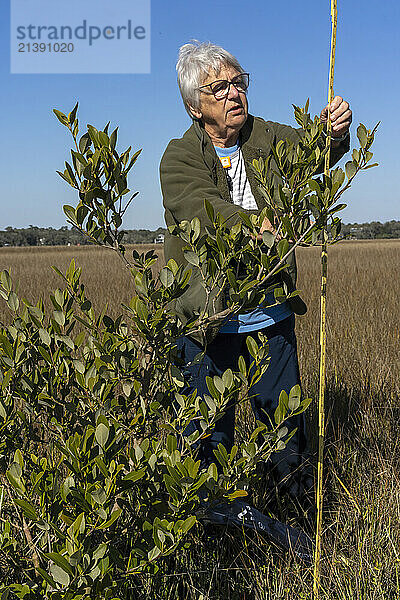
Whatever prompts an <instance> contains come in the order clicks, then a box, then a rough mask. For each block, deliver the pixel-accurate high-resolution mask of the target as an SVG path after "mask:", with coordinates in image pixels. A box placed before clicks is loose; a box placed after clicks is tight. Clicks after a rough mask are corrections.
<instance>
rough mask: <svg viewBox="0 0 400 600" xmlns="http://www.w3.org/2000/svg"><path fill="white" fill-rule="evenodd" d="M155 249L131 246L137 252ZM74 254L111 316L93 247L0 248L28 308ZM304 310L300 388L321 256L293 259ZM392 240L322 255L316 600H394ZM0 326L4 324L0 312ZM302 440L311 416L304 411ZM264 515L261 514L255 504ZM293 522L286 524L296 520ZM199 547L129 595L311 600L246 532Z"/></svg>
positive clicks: (398, 563) (114, 274) (397, 505)
mask: <svg viewBox="0 0 400 600" xmlns="http://www.w3.org/2000/svg"><path fill="white" fill-rule="evenodd" d="M150 247H151V248H155V250H156V251H157V252H159V253H160V260H159V264H162V262H163V256H162V248H161V247H160V246H157V247H154V246H147V247H145V246H141V247H138V249H139V251H140V250H142V251H143V250H147V249H149V248H150ZM73 257H75V259H76V262H77V264H78V265H79V266H82V268H83V277H82V279H83V281H84V282H85V284H86V287H87V293H88V296H89V297H90V298H91V300H92V301H93V303H94V304H95V306H96V307H97V308H98V309H101V308H103V307H104V306H105V305H108V312H109V313H110V314H111V315H116V314H118V313H119V312H120V308H119V305H120V303H121V302H127V301H128V300H129V298H130V296H131V295H132V286H131V281H130V275H129V273H128V272H127V270H126V268H125V267H124V265H123V264H122V262H120V260H119V259H118V257H117V256H116V255H115V254H113V253H112V252H111V251H105V250H101V249H98V248H94V247H89V248H88V247H80V248H76V247H73V248H72V247H70V248H32V249H27V248H0V268H1V269H3V268H8V269H10V271H11V273H12V275H13V278H14V280H15V281H19V291H20V295H21V296H23V297H26V298H27V299H28V300H30V301H34V300H36V299H38V298H39V297H45V296H46V295H47V291H48V290H52V289H54V288H56V287H62V282H61V281H60V280H59V277H58V276H57V275H56V274H55V273H53V272H52V271H51V269H50V267H51V265H52V264H54V265H56V266H57V267H58V268H60V269H61V270H65V268H66V267H67V265H68V263H69V261H70V260H71V259H72V258H73ZM298 266H299V284H298V285H299V289H301V290H302V294H303V297H304V299H305V300H306V302H307V304H308V307H309V310H308V313H307V315H305V316H304V317H301V318H298V320H297V337H298V342H299V355H300V363H301V372H302V379H303V387H304V390H305V392H306V393H307V394H310V395H311V396H312V397H316V390H317V381H318V352H319V347H318V343H319V342H318V333H319V329H318V319H319V272H320V266H319V250H318V249H317V248H312V249H300V252H298ZM399 272H400V240H382V241H365V242H364V241H354V242H353V241H348V242H344V243H340V244H337V245H334V246H333V247H331V248H330V249H329V259H328V278H329V279H328V359H327V365H328V389H327V410H328V415H329V418H328V428H327V429H328V431H327V450H326V458H327V469H326V490H325V505H324V506H325V531H324V559H323V577H322V592H321V596H320V597H321V599H324V600H336V599H337V600H353V599H355V600H372V599H379V600H381V599H385V600H399V599H400V481H399V477H400V476H399V473H400V448H399V445H400V442H399V440H400V424H399V418H400V402H399V392H400V386H399V370H400V369H399V367H400V343H399V342H400V339H399V338H400V333H399V316H400V311H399V296H400V278H399ZM0 310H1V312H0V320H5V319H7V318H8V317H7V316H6V313H5V307H4V306H3V305H2V306H1V307H0ZM308 418H309V427H310V437H311V441H313V440H315V422H314V421H315V414H314V411H313V409H312V408H311V410H309V413H308ZM261 508H262V507H261ZM295 519H296V518H294V520H295ZM198 535H199V539H198V544H201V552H199V546H198V545H196V546H194V547H193V549H192V550H188V551H187V552H185V553H184V554H183V555H182V556H181V558H180V559H179V560H176V561H171V564H170V566H169V569H170V572H169V574H167V575H166V576H163V577H161V576H159V577H156V578H152V579H149V580H148V581H142V582H141V586H140V588H138V590H137V591H135V593H134V596H132V598H133V597H135V598H151V599H152V600H155V599H157V598H160V599H161V598H163V599H166V598H171V599H172V598H176V599H183V598H188V599H195V598H196V599H197V600H198V599H199V598H202V599H203V600H214V599H215V600H217V599H218V600H219V599H221V600H222V599H225V598H227V597H229V598H232V599H238V600H244V599H254V600H261V599H262V600H289V599H290V600H293V599H296V600H297V599H311V598H312V592H311V590H312V572H311V570H310V569H307V568H305V567H304V566H303V565H301V564H298V563H296V562H293V561H292V560H290V559H289V558H288V557H287V556H282V555H281V554H279V553H276V552H275V551H273V550H272V549H271V548H270V546H269V545H268V544H267V543H266V542H265V541H264V540H262V539H260V538H257V537H255V536H253V535H251V534H250V535H249V534H246V535H245V534H244V532H241V531H238V532H236V533H232V532H226V533H225V535H224V536H220V537H218V539H213V540H212V541H211V542H210V541H207V540H205V539H204V537H202V534H201V532H200V531H199V532H198Z"/></svg>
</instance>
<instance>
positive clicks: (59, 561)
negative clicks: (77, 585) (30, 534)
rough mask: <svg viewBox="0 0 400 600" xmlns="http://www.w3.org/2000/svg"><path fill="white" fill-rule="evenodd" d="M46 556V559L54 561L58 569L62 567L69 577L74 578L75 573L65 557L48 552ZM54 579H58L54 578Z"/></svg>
mask: <svg viewBox="0 0 400 600" xmlns="http://www.w3.org/2000/svg"><path fill="white" fill-rule="evenodd" d="M45 556H46V558H48V559H50V560H51V561H53V563H55V564H56V565H57V566H58V567H60V569H62V570H63V571H64V573H68V574H69V575H72V577H73V576H74V571H73V569H72V567H71V565H70V564H69V562H68V561H67V559H66V558H65V557H64V556H62V555H61V554H59V553H58V552H47V553H46V554H45ZM53 577H54V575H53ZM54 579H56V578H55V577H54Z"/></svg>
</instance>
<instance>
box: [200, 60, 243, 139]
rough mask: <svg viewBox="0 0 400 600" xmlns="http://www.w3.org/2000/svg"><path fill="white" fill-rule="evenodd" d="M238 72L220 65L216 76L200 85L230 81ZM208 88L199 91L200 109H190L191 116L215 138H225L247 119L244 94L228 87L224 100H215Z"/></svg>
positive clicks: (211, 75)
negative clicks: (202, 124)
mask: <svg viewBox="0 0 400 600" xmlns="http://www.w3.org/2000/svg"><path fill="white" fill-rule="evenodd" d="M238 75H240V72H239V71H237V70H236V69H235V68H233V67H229V66H226V65H222V67H221V69H220V71H219V73H218V74H217V75H215V74H214V72H213V73H212V74H210V75H208V77H207V78H206V79H205V80H204V82H203V83H202V85H207V84H208V83H213V82H214V81H216V80H219V79H226V80H227V81H232V79H233V78H234V77H237V76H238ZM209 92H210V88H206V90H205V91H202V90H201V91H200V108H199V109H196V110H195V109H193V108H192V109H191V110H192V113H193V115H194V116H195V117H196V118H197V119H200V120H201V121H203V123H204V126H205V129H206V131H207V132H209V131H212V132H213V134H214V135H216V136H217V137H226V136H228V137H229V135H231V134H232V132H233V131H236V132H239V131H240V129H241V128H242V127H243V125H244V123H245V122H246V119H247V114H248V105H247V97H246V94H245V92H243V91H238V90H237V89H236V87H235V86H234V85H232V84H231V85H230V86H229V91H228V94H227V96H226V97H225V98H221V99H217V98H215V96H214V95H213V94H212V93H209Z"/></svg>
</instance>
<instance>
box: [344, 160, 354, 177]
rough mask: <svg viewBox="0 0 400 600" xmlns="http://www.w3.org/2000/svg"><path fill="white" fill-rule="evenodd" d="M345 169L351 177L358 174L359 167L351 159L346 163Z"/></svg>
mask: <svg viewBox="0 0 400 600" xmlns="http://www.w3.org/2000/svg"><path fill="white" fill-rule="evenodd" d="M345 169H346V175H347V177H348V179H351V178H352V177H354V175H355V174H356V170H357V167H356V165H355V164H354V163H353V161H352V160H349V161H348V162H347V163H346V165H345Z"/></svg>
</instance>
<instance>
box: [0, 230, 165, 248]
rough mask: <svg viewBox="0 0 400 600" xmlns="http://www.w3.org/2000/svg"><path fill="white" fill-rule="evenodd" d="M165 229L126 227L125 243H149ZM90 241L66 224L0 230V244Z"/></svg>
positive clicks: (52, 244)
mask: <svg viewBox="0 0 400 600" xmlns="http://www.w3.org/2000/svg"><path fill="white" fill-rule="evenodd" d="M164 233H165V229H163V228H162V227H159V228H158V229H156V230H155V231H151V230H149V229H127V230H125V231H124V234H125V235H124V239H123V241H124V243H125V244H151V243H153V242H154V240H155V239H156V238H157V237H159V236H160V235H162V234H164ZM89 243H90V242H89V241H88V239H87V237H85V236H84V235H83V234H82V233H81V232H80V231H78V230H77V229H75V228H71V229H69V228H68V227H67V226H66V225H64V226H63V227H60V229H54V228H53V227H35V226H34V225H30V226H29V227H26V228H24V229H18V228H16V227H6V228H5V230H0V246H68V245H71V246H78V245H81V246H83V245H87V244H89Z"/></svg>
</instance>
